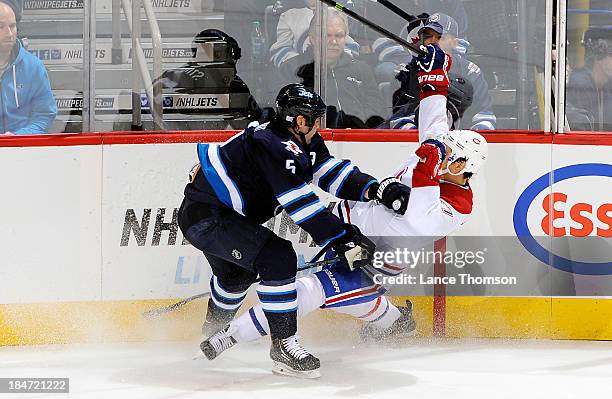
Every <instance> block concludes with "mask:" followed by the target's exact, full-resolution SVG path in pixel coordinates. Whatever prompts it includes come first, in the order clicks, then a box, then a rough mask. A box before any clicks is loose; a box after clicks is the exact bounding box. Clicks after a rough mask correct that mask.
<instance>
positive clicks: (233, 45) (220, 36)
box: [192, 29, 242, 64]
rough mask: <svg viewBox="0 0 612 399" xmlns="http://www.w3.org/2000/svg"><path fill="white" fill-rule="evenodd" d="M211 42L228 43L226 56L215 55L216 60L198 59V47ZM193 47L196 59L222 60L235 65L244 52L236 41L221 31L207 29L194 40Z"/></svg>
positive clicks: (207, 57)
mask: <svg viewBox="0 0 612 399" xmlns="http://www.w3.org/2000/svg"><path fill="white" fill-rule="evenodd" d="M211 42H224V43H226V51H225V52H224V53H225V54H223V55H221V54H215V55H214V59H210V56H206V57H198V54H197V51H198V47H201V46H202V45H203V44H204V43H211ZM192 46H193V48H194V51H195V52H196V57H195V58H205V59H206V60H207V61H214V60H216V59H222V60H224V61H226V62H232V63H234V64H235V63H236V62H238V60H239V59H240V58H241V57H242V50H241V49H240V46H239V45H238V42H237V41H236V39H234V38H233V37H231V36H230V35H228V34H227V33H225V32H223V31H221V30H219V29H205V30H203V31H201V32H200V33H198V34H197V35H195V37H194V38H193V41H192Z"/></svg>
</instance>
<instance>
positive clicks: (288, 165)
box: [285, 159, 295, 174]
mask: <svg viewBox="0 0 612 399" xmlns="http://www.w3.org/2000/svg"><path fill="white" fill-rule="evenodd" d="M294 163H295V161H294V160H293V159H288V160H287V162H286V163H285V166H286V168H287V170H290V171H291V173H293V174H295V165H294Z"/></svg>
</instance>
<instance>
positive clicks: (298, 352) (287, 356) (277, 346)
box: [270, 335, 321, 378]
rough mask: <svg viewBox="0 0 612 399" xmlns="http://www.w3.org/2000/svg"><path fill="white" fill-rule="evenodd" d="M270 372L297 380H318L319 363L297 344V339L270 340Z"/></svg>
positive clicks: (319, 375)
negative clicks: (272, 362) (271, 363)
mask: <svg viewBox="0 0 612 399" xmlns="http://www.w3.org/2000/svg"><path fill="white" fill-rule="evenodd" d="M270 357H271V358H272V360H273V361H274V365H273V366H272V372H273V373H274V374H280V375H287V376H290V377H298V378H319V377H321V373H320V371H319V368H320V367H321V362H320V361H319V359H318V358H316V357H315V356H313V355H312V354H311V353H310V352H308V351H307V350H306V349H304V347H302V345H300V343H299V342H298V337H297V336H296V335H293V336H291V337H289V338H284V339H283V338H272V346H271V347H270Z"/></svg>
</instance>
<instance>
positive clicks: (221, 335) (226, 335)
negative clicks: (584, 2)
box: [200, 324, 236, 360]
mask: <svg viewBox="0 0 612 399" xmlns="http://www.w3.org/2000/svg"><path fill="white" fill-rule="evenodd" d="M234 345H236V340H235V339H234V337H232V331H231V328H230V325H229V324H228V325H226V326H225V327H223V328H222V329H221V330H219V331H217V332H216V333H215V334H213V335H212V336H210V337H209V338H207V339H205V340H204V341H202V343H201V344H200V349H201V350H202V353H203V354H204V356H206V358H207V359H208V360H213V359H214V358H216V357H217V356H219V355H220V354H221V352H223V351H225V350H227V349H229V348H231V347H232V346H234Z"/></svg>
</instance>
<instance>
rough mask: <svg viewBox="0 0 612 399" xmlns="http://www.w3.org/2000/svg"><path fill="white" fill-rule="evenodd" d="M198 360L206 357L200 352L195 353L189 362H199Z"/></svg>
mask: <svg viewBox="0 0 612 399" xmlns="http://www.w3.org/2000/svg"><path fill="white" fill-rule="evenodd" d="M200 359H206V356H204V353H202V351H201V350H199V351H198V352H197V353H195V354H194V355H193V357H192V358H191V360H200Z"/></svg>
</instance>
